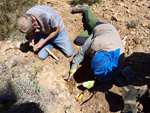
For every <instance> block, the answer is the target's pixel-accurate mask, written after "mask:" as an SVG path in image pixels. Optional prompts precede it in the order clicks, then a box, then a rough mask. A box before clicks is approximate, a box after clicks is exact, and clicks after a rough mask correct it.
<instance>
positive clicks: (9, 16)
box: [0, 0, 37, 40]
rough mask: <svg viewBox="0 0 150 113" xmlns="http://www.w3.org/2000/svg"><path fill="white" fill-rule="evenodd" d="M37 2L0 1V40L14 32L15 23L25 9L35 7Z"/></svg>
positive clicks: (19, 0)
mask: <svg viewBox="0 0 150 113" xmlns="http://www.w3.org/2000/svg"><path fill="white" fill-rule="evenodd" d="M36 3H37V0H1V1H0V15H1V18H0V40H4V39H6V38H9V37H10V35H11V34H12V33H13V32H16V30H17V25H16V21H17V18H18V17H19V16H21V15H22V14H23V13H25V11H26V10H27V9H29V8H30V7H31V6H33V5H35V4H36Z"/></svg>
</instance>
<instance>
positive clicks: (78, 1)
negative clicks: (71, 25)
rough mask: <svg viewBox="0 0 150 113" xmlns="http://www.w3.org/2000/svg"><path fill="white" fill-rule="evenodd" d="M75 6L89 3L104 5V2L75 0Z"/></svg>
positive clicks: (98, 0) (99, 0)
mask: <svg viewBox="0 0 150 113" xmlns="http://www.w3.org/2000/svg"><path fill="white" fill-rule="evenodd" d="M73 3H74V4H81V5H82V4H84V3H87V4H89V5H92V4H95V3H99V4H100V3H102V0H73Z"/></svg>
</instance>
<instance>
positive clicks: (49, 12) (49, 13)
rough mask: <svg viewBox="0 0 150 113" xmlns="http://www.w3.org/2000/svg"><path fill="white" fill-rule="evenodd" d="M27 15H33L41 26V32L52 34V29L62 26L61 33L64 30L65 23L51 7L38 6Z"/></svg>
mask: <svg viewBox="0 0 150 113" xmlns="http://www.w3.org/2000/svg"><path fill="white" fill-rule="evenodd" d="M26 14H33V15H34V16H35V17H36V18H37V20H38V21H39V23H40V25H41V29H40V30H41V32H42V33H44V34H49V33H51V29H52V28H54V27H57V26H60V31H61V30H62V29H64V28H65V27H64V23H63V20H62V19H61V17H60V16H59V14H58V13H57V12H56V11H55V10H54V9H53V8H51V7H49V6H46V5H37V6H34V7H32V8H30V9H29V10H28V11H27V12H26Z"/></svg>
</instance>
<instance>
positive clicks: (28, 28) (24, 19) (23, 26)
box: [17, 14, 37, 33]
mask: <svg viewBox="0 0 150 113" xmlns="http://www.w3.org/2000/svg"><path fill="white" fill-rule="evenodd" d="M36 24H37V21H36V19H35V17H33V16H32V15H30V14H25V15H23V16H21V17H20V18H19V19H18V21H17V26H18V30H19V31H20V32H22V33H30V32H32V31H33V30H34V29H35V28H36V27H35V26H37V25H36Z"/></svg>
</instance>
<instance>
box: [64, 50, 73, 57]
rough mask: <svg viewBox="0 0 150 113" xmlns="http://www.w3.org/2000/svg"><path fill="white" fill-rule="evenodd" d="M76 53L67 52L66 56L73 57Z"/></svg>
mask: <svg viewBox="0 0 150 113" xmlns="http://www.w3.org/2000/svg"><path fill="white" fill-rule="evenodd" d="M73 53H74V50H72V51H71V52H67V54H66V55H65V56H66V57H71V56H72V55H73Z"/></svg>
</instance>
